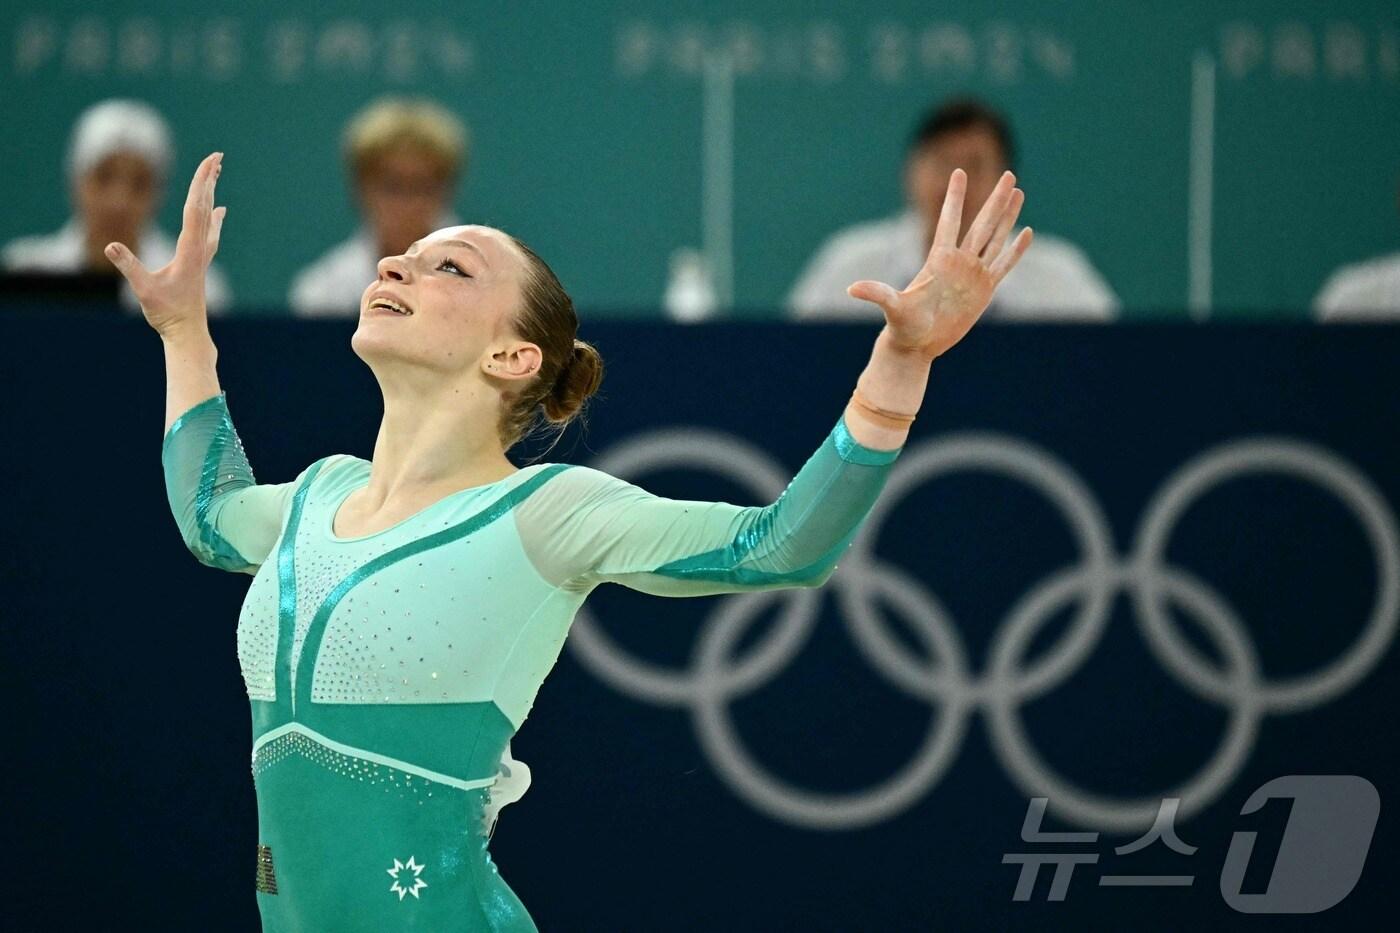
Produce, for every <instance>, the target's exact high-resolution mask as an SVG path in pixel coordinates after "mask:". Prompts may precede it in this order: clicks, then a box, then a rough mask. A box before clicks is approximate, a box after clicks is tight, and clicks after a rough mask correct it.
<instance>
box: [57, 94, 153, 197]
mask: <svg viewBox="0 0 1400 933" xmlns="http://www.w3.org/2000/svg"><path fill="white" fill-rule="evenodd" d="M117 152H129V153H132V154H134V155H138V156H141V157H142V158H144V159H145V160H146V161H147V162H149V163H150V165H151V168H152V169H154V170H155V173H156V176H157V177H158V178H159V179H161V180H162V181H163V180H164V179H165V178H166V176H167V175H168V174H169V172H170V163H171V161H172V160H173V159H174V157H175V150H174V145H173V144H172V143H171V135H170V124H168V123H166V122H165V118H164V117H162V116H161V115H160V114H159V113H158V112H157V111H156V109H155V108H154V107H152V106H151V105H150V104H146V103H143V102H141V101H139V100H126V99H120V98H114V99H112V100H104V101H102V102H101V103H97V104H93V105H92V106H91V107H89V108H88V109H87V110H84V111H83V113H82V116H80V117H78V122H77V123H76V124H75V125H74V127H73V135H72V137H71V139H70V140H69V144H68V177H69V178H73V179H76V178H79V177H81V176H82V175H84V174H86V173H87V172H88V171H89V170H90V169H91V168H92V167H93V166H95V165H96V164H97V163H99V162H101V161H102V160H103V159H105V158H107V157H108V156H109V155H112V154H114V153H117Z"/></svg>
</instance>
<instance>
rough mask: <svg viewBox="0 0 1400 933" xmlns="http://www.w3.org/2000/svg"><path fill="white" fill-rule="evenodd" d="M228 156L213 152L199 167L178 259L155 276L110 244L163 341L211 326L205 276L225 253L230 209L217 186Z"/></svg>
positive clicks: (125, 250) (120, 247)
mask: <svg viewBox="0 0 1400 933" xmlns="http://www.w3.org/2000/svg"><path fill="white" fill-rule="evenodd" d="M223 159H224V154H223V153H222V152H215V153H211V154H210V155H208V156H206V157H205V159H204V161H203V162H201V163H199V168H198V169H196V170H195V173H194V178H193V179H192V180H191V181H190V193H189V195H188V196H187V197H186V198H185V216H184V222H183V226H182V227H181V228H180V239H179V240H178V241H177V242H176V244H175V258H174V259H172V260H170V262H169V263H167V264H166V265H165V266H163V267H161V268H159V269H157V270H155V271H154V272H152V271H151V270H149V269H147V268H146V267H145V266H144V265H142V264H141V260H139V259H137V258H136V255H135V254H134V253H132V251H131V250H130V249H128V248H127V247H126V245H125V244H122V243H108V244H107V248H106V249H105V250H103V252H104V253H105V254H106V256H107V258H108V259H109V260H111V261H112V265H114V266H116V267H117V269H118V270H120V271H121V274H122V275H124V276H125V277H126V280H127V281H128V282H130V283H131V289H132V291H134V292H135V293H136V298H137V300H139V301H140V302H141V313H142V314H144V315H145V316H146V321H147V323H149V324H150V325H151V326H152V327H154V328H155V329H156V332H157V333H159V334H160V335H161V337H163V338H164V337H169V336H172V335H173V334H175V333H176V332H178V331H181V330H183V329H185V328H188V327H190V326H198V327H206V326H207V325H208V317H207V314H208V311H207V309H206V308H205V304H204V274H205V272H206V270H208V268H209V261H210V260H212V259H213V258H214V254H215V253H216V252H218V249H219V230H220V229H221V228H222V227H223V223H224V213H225V211H226V210H227V208H224V207H215V206H214V184H215V183H216V182H217V181H218V179H219V170H220V168H221V167H222V163H223Z"/></svg>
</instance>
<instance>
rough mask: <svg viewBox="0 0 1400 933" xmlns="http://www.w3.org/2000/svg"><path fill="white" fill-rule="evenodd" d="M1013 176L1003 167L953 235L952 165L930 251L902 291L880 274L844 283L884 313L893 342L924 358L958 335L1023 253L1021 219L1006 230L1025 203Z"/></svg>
mask: <svg viewBox="0 0 1400 933" xmlns="http://www.w3.org/2000/svg"><path fill="white" fill-rule="evenodd" d="M1015 185H1016V176H1015V175H1013V174H1012V173H1011V172H1006V173H1005V174H1003V175H1002V176H1001V180H1000V181H998V182H997V186H996V188H995V189H993V190H992V193H991V195H990V196H989V197H988V198H987V202H986V203H985V204H983V205H982V209H981V211H979V212H978V214H977V218H976V219H975V220H974V221H973V222H972V226H971V227H969V228H968V230H967V233H966V235H964V236H963V237H962V242H959V241H958V234H959V232H960V231H959V229H958V228H959V226H960V225H961V223H962V214H963V198H964V196H965V195H966V193H967V173H966V172H964V171H963V170H962V169H955V170H954V171H953V175H952V178H951V179H950V180H949V182H948V195H947V197H946V198H944V200H943V211H942V213H940V214H939V216H938V227H937V229H936V230H935V231H934V234H933V244H932V246H931V247H930V249H929V253H928V259H927V260H926V261H925V262H924V265H923V268H922V269H920V270H919V273H918V275H916V276H914V280H913V281H912V282H910V283H909V284H908V285H907V286H906V287H905V288H904V290H903V291H899V290H897V289H895V288H894V287H892V286H890V285H887V284H885V283H884V282H874V281H868V280H865V281H860V282H856V283H855V284H853V285H852V286H851V287H850V288H848V289H847V290H846V291H847V294H849V295H850V296H851V297H853V298H859V299H861V300H863V301H869V302H873V303H874V304H877V305H879V306H880V309H881V310H882V311H884V313H885V329H886V331H887V332H888V335H889V339H890V341H891V342H892V343H893V344H894V345H895V346H896V347H898V348H900V349H903V350H909V351H912V352H915V353H917V354H918V355H919V356H921V357H923V358H924V359H926V360H930V361H932V360H933V358H934V357H936V356H939V355H941V354H942V353H944V352H946V351H947V350H948V349H949V348H950V347H952V346H953V345H954V344H956V343H957V342H958V341H959V340H961V339H962V338H963V335H964V334H966V333H967V332H968V331H969V330H971V329H972V325H973V324H975V323H977V319H978V318H979V317H981V315H982V312H983V311H985V310H986V308H987V305H988V304H989V303H990V302H991V300H992V292H994V291H995V290H996V287H997V285H998V284H1000V282H1001V280H1002V279H1004V278H1005V277H1006V274H1007V273H1008V272H1010V271H1011V270H1012V269H1013V268H1014V267H1015V265H1016V263H1017V262H1019V261H1020V259H1021V257H1022V256H1023V255H1024V254H1025V252H1026V248H1027V247H1028V246H1030V244H1031V237H1032V236H1033V234H1032V232H1031V229H1030V228H1029V227H1026V228H1025V229H1023V230H1022V231H1021V232H1020V233H1019V234H1018V235H1017V236H1016V238H1015V239H1014V240H1012V241H1011V242H1010V243H1008V242H1007V238H1008V237H1009V236H1010V234H1011V229H1012V227H1013V226H1015V223H1016V217H1017V215H1019V214H1020V213H1021V205H1022V204H1024V203H1025V200H1026V197H1025V192H1023V191H1022V190H1021V189H1020V188H1017V187H1016V186H1015Z"/></svg>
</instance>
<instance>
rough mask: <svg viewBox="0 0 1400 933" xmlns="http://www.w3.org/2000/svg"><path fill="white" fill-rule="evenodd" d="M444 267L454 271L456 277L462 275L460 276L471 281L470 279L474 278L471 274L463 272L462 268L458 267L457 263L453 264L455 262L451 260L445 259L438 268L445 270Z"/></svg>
mask: <svg viewBox="0 0 1400 933" xmlns="http://www.w3.org/2000/svg"><path fill="white" fill-rule="evenodd" d="M444 266H446V267H447V268H450V269H451V270H452V271H453V273H455V274H456V275H460V276H462V277H463V278H467V279H469V278H471V277H472V276H471V273H470V272H464V271H462V267H461V266H459V265H457V264H456V263H455V262H453V261H452V260H450V259H444V260H443V261H442V262H440V263H438V268H439V269H441V268H443V267H444Z"/></svg>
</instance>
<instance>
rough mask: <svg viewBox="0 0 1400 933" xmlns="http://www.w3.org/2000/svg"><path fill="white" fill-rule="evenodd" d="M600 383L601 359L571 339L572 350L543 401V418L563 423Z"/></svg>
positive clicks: (583, 342)
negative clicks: (572, 342) (572, 343)
mask: <svg viewBox="0 0 1400 933" xmlns="http://www.w3.org/2000/svg"><path fill="white" fill-rule="evenodd" d="M602 381H603V358H602V356H601V355H599V353H598V350H597V349H596V348H595V347H594V346H593V345H592V344H591V343H589V342H588V341H586V340H579V339H578V338H574V349H573V352H571V353H570V354H569V358H568V359H567V360H565V361H564V365H563V366H561V367H560V368H559V375H558V376H557V377H555V380H554V388H553V390H552V391H551V392H550V393H549V395H547V396H546V397H545V399H544V414H545V417H546V418H548V419H549V420H550V421H552V422H554V423H556V424H557V423H561V422H566V421H568V420H569V419H571V418H573V417H574V415H575V414H577V413H578V411H579V409H581V408H582V407H583V404H584V402H586V401H588V398H589V397H590V396H591V395H593V393H595V392H597V391H598V386H599V385H600V384H601V383H602Z"/></svg>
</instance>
